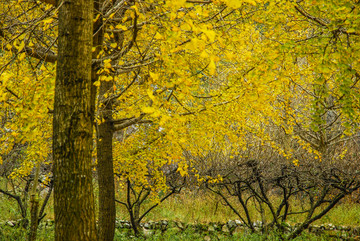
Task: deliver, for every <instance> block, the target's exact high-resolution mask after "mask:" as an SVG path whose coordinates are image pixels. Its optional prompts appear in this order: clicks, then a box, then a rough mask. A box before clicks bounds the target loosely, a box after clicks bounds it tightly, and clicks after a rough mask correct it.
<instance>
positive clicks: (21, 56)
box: [19, 52, 26, 61]
mask: <svg viewBox="0 0 360 241" xmlns="http://www.w3.org/2000/svg"><path fill="white" fill-rule="evenodd" d="M25 56H26V53H25V52H23V53H21V54H20V56H19V60H20V61H21V60H23V59H24V58H25Z"/></svg>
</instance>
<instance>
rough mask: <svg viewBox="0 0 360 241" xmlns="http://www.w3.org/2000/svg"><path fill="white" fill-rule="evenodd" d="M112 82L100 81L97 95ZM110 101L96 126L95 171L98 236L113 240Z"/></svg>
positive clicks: (113, 211) (105, 90) (113, 186)
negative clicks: (97, 196) (97, 202)
mask: <svg viewBox="0 0 360 241" xmlns="http://www.w3.org/2000/svg"><path fill="white" fill-rule="evenodd" d="M112 85H113V83H112V82H110V81H109V82H107V81H106V82H105V81H104V82H102V83H101V85H100V91H99V96H104V94H105V93H106V92H108V91H109V90H110V89H111V88H112ZM111 102H112V101H107V102H105V103H104V106H103V107H102V108H101V109H100V117H102V118H103V119H104V120H105V121H104V122H102V123H101V124H100V125H99V126H98V128H97V132H98V133H97V162H98V163H97V172H98V183H99V238H100V240H104V241H112V240H114V232H115V217H116V211H115V184H114V167H113V150H112V138H113V133H114V128H113V124H112V122H111V120H112V103H111Z"/></svg>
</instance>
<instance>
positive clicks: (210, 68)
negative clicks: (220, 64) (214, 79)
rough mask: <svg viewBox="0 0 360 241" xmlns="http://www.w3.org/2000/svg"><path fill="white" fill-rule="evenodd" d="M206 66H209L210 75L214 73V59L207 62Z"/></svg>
mask: <svg viewBox="0 0 360 241" xmlns="http://www.w3.org/2000/svg"><path fill="white" fill-rule="evenodd" d="M208 68H209V73H210V74H211V75H214V74H215V73H216V64H215V62H214V60H211V61H210V64H209V67H208Z"/></svg>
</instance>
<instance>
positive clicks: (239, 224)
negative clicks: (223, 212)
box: [235, 220, 244, 226]
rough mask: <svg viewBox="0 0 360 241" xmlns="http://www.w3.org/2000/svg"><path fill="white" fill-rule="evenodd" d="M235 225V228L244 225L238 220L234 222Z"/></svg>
mask: <svg viewBox="0 0 360 241" xmlns="http://www.w3.org/2000/svg"><path fill="white" fill-rule="evenodd" d="M235 223H236V225H237V226H244V223H243V222H241V221H240V220H235Z"/></svg>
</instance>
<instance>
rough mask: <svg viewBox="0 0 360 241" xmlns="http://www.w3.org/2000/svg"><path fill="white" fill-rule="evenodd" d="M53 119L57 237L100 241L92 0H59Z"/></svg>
mask: <svg viewBox="0 0 360 241" xmlns="http://www.w3.org/2000/svg"><path fill="white" fill-rule="evenodd" d="M58 4H59V6H61V7H60V9H59V34H58V36H59V38H58V59H57V60H58V62H57V70H56V84H55V103H54V120H53V135H54V137H53V155H54V158H53V159H54V211H55V240H57V241H59V240H66V241H69V240H84V241H85V240H96V239H97V236H96V235H97V234H96V226H95V208H94V194H93V186H92V171H91V151H92V135H93V122H92V120H93V116H92V107H91V89H92V83H91V56H92V53H91V48H92V35H93V29H92V26H93V23H92V19H93V1H92V0H76V1H75V0H64V1H58Z"/></svg>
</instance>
